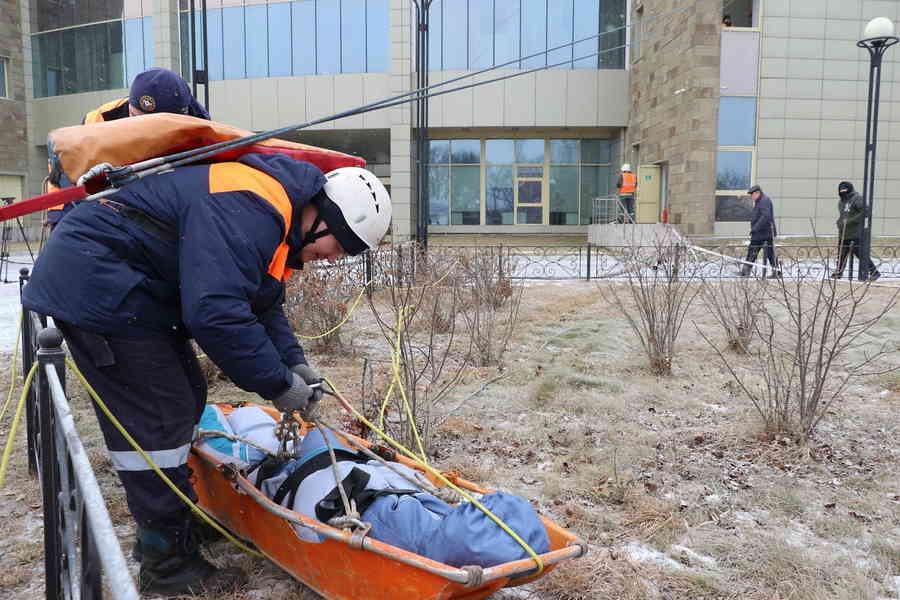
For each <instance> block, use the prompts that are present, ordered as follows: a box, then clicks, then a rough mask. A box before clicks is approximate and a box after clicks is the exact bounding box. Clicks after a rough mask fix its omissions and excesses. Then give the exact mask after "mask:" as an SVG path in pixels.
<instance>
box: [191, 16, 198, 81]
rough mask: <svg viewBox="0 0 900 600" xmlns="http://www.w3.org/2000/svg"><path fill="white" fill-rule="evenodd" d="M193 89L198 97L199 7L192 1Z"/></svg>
mask: <svg viewBox="0 0 900 600" xmlns="http://www.w3.org/2000/svg"><path fill="white" fill-rule="evenodd" d="M190 9H191V88H192V89H193V94H194V98H196V97H197V21H196V19H197V7H196V4H195V2H194V0H191V4H190Z"/></svg>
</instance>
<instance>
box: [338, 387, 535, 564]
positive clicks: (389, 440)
mask: <svg viewBox="0 0 900 600" xmlns="http://www.w3.org/2000/svg"><path fill="white" fill-rule="evenodd" d="M324 379H325V382H326V383H327V384H328V385H329V386H330V387H331V389H332V390H333V391H334V393H335V394H336V395H337V396H338V398H339V399H340V400H341V404H342V405H344V406H346V407H347V408H349V409H350V410H351V411H352V412H353V415H354V416H355V417H356V418H357V419H359V420H360V421H362V422H363V423H365V425H366V426H367V427H368V428H369V429H371V430H372V431H374V432H375V433H377V434H378V435H379V437H381V439H383V440H384V441H385V442H387V443H388V444H390V445H391V446H393V447H394V448H396V449H397V450H399V451H400V452H402V453H403V454H405V455H406V456H407V457H409V458H410V459H412V460H413V461H415V462H416V463H418V464H420V465H421V466H422V467H423V468H424V469H425V470H426V471H428V472H429V473H431V475H433V476H434V477H436V478H437V479H438V480H439V481H440V482H441V483H443V484H444V485H446V486H448V487H449V488H451V489H452V490H454V491H455V492H457V493H458V494H459V495H461V496H462V497H463V498H465V499H466V500H468V501H469V502H471V503H472V504H473V505H475V506H476V507H477V508H478V509H479V510H481V512H483V513H484V514H485V515H487V517H488V518H490V519H491V520H492V521H493V522H494V523H496V524H497V526H498V527H500V529H502V530H503V531H505V532H506V533H507V534H509V536H510V537H511V538H513V539H514V540H515V541H516V542H518V544H519V545H520V546H522V548H523V549H524V550H525V552H527V553H528V554H529V555H530V556H531V559H532V560H533V561H534V562H535V564H536V565H537V573H536V574H540V573H541V572H543V570H544V561H542V560H541V557H540V556H538V554H537V553H536V552H535V551H534V550H533V549H532V548H531V546H529V545H528V542H526V541H525V540H523V539H522V538H521V537H520V536H519V534H517V533H516V532H515V531H513V530H512V529H511V528H510V527H509V525H507V524H506V523H504V522H503V520H502V519H500V517H498V516H497V515H495V514H494V513H492V512H491V511H490V509H488V507H486V506H485V505H484V504H482V503H481V502H479V501H478V500H477V499H476V498H475V497H474V496H472V495H471V494H469V493H468V492H466V491H465V490H463V489H462V488H460V487H459V486H457V485H456V484H454V483H453V482H452V481H450V480H449V479H447V478H446V477H445V476H444V474H443V473H441V472H440V471H438V470H437V469H435V468H433V467H432V466H430V465H428V464H427V463H423V462H422V461H421V460H419V458H418V457H417V456H416V455H415V453H414V452H412V451H411V450H409V449H407V448H406V447H405V446H403V444H401V443H400V442H397V441H395V440H394V439H393V438H391V436H389V435H388V434H386V433H385V432H384V431H382V430H381V429H379V428H378V427H376V426H375V425H374V424H372V423H371V422H369V420H368V419H366V417H365V416H364V415H363V414H362V413H360V412H359V411H358V410H356V409H355V408H354V407H353V405H352V404H350V403H349V402H347V400H346V399H345V398H344V397H343V396H342V395H341V393H340V392H339V391H338V389H337V388H336V387H335V386H334V383H333V382H332V381H331V380H330V379H328V378H327V377H325V378H324Z"/></svg>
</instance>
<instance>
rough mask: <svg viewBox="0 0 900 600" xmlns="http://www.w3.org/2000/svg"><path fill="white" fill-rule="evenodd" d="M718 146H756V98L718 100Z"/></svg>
mask: <svg viewBox="0 0 900 600" xmlns="http://www.w3.org/2000/svg"><path fill="white" fill-rule="evenodd" d="M719 145H720V146H755V145H756V98H748V97H739V96H738V97H727V96H722V97H721V98H719Z"/></svg>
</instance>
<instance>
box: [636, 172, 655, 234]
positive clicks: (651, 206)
mask: <svg viewBox="0 0 900 600" xmlns="http://www.w3.org/2000/svg"><path fill="white" fill-rule="evenodd" d="M660 179H661V178H660V168H659V165H640V166H639V167H638V172H637V181H638V184H637V198H636V202H637V206H636V207H635V213H636V214H635V221H637V222H638V223H659V211H660V207H659V202H660V190H661V188H662V186H661V185H660Z"/></svg>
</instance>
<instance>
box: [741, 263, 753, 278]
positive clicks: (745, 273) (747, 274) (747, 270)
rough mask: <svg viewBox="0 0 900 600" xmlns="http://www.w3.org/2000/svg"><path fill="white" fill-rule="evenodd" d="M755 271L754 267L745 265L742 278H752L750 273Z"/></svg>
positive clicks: (742, 268)
mask: <svg viewBox="0 0 900 600" xmlns="http://www.w3.org/2000/svg"><path fill="white" fill-rule="evenodd" d="M752 270H753V267H751V266H750V265H743V266H742V267H741V277H750V273H751V271H752Z"/></svg>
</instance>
